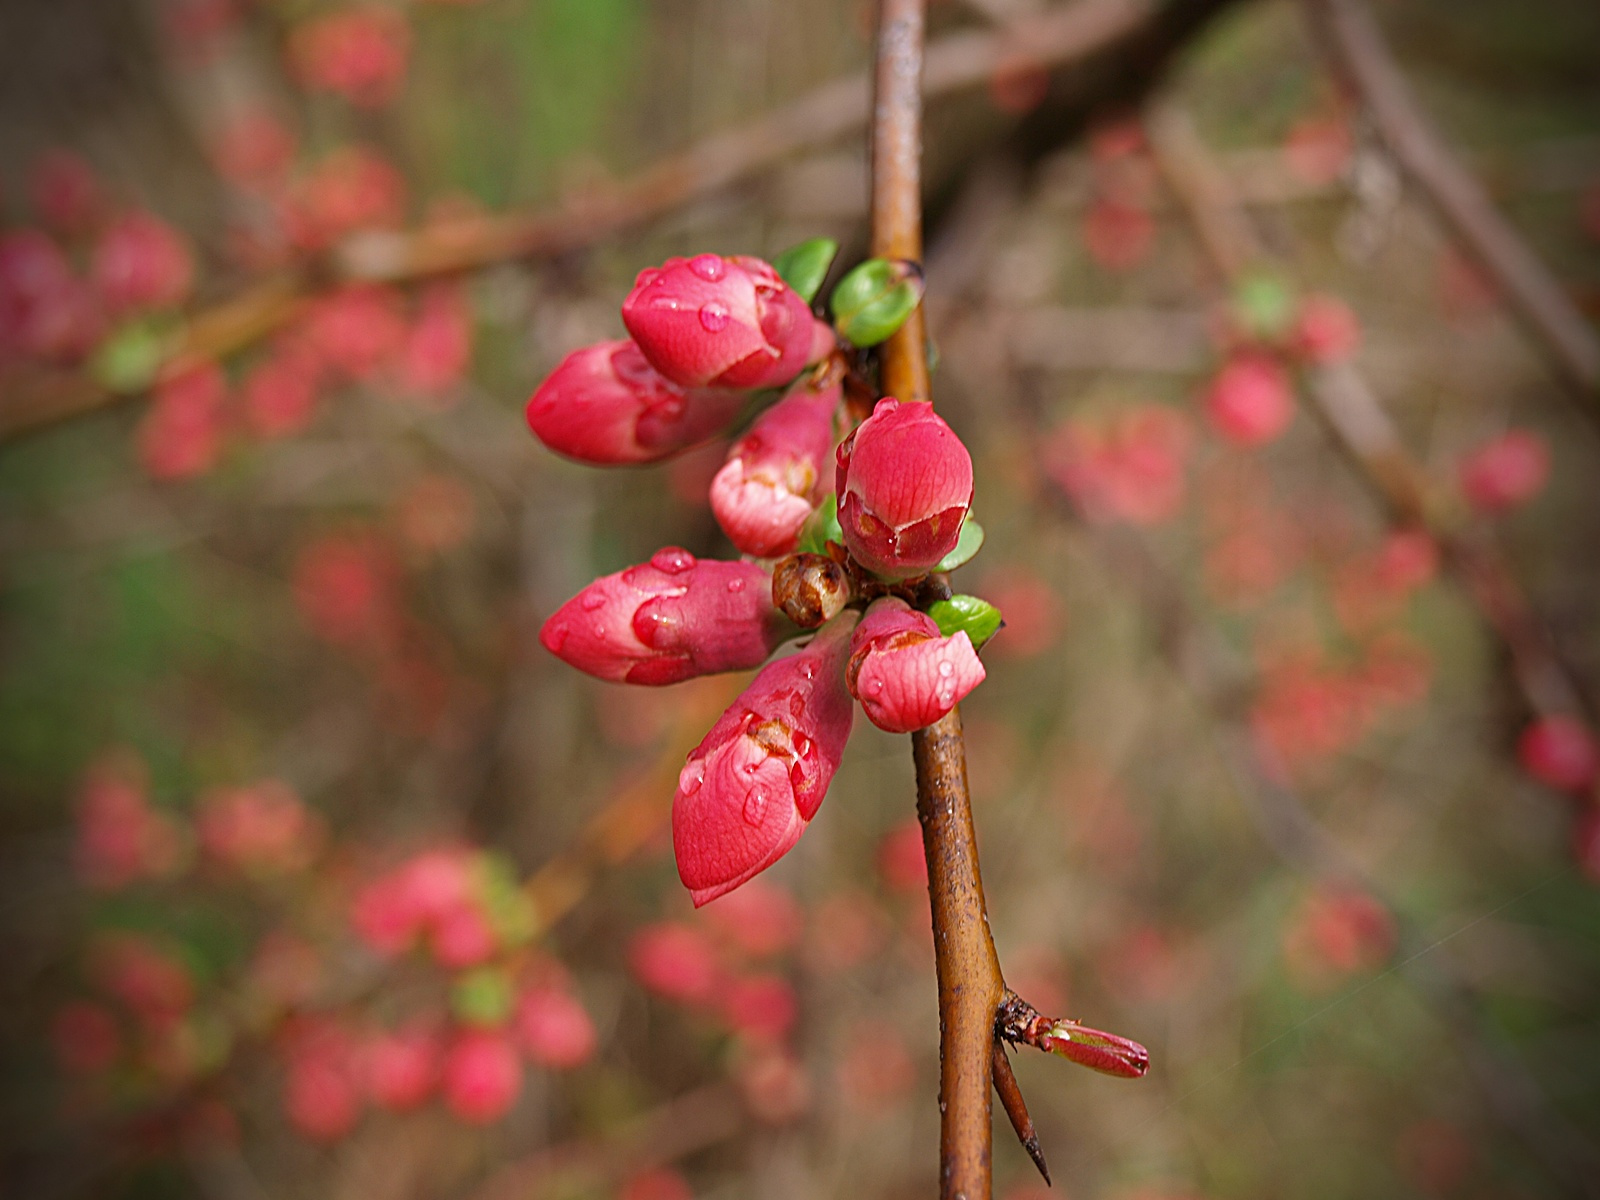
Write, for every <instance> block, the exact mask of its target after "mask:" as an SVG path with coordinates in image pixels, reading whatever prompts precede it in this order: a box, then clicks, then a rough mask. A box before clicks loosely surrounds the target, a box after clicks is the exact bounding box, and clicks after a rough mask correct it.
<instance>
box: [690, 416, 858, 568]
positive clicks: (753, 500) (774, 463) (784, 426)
mask: <svg viewBox="0 0 1600 1200" xmlns="http://www.w3.org/2000/svg"><path fill="white" fill-rule="evenodd" d="M838 409H839V388H838V387H837V386H834V387H831V388H826V389H824V390H823V391H820V392H814V391H811V390H810V389H809V388H804V387H801V388H796V389H795V390H794V391H792V392H790V393H789V395H787V396H785V397H784V398H783V399H782V400H780V401H778V403H777V404H775V405H773V406H772V407H771V408H769V409H768V410H767V411H766V412H764V413H762V414H761V416H760V418H759V419H758V420H757V421H756V423H755V424H754V425H753V426H751V428H750V432H749V433H747V434H745V435H744V436H743V437H742V438H740V439H739V440H738V441H737V442H735V443H734V444H733V448H732V449H731V450H729V451H728V461H727V463H726V464H725V465H724V466H723V468H722V469H721V470H720V471H718V472H717V476H716V478H715V479H713V480H712V481H711V511H712V513H713V514H714V515H715V516H716V518H717V523H718V524H719V525H721V526H722V528H723V531H724V532H725V533H726V534H727V535H728V539H729V540H730V541H731V542H733V544H734V545H735V546H737V547H738V548H739V549H740V551H742V552H743V553H745V554H752V555H754V556H755V557H757V558H776V557H777V556H778V555H780V554H788V553H789V552H790V551H792V550H793V549H794V548H795V545H796V543H797V542H798V541H799V538H800V529H801V527H802V526H803V525H804V524H805V523H806V519H807V518H808V517H810V516H811V513H812V510H813V509H814V508H815V507H816V506H817V503H818V502H819V501H820V500H821V499H822V492H823V468H824V466H825V465H826V463H827V461H828V455H829V453H830V452H831V451H832V449H833V429H834V417H835V414H836V413H837V412H838Z"/></svg>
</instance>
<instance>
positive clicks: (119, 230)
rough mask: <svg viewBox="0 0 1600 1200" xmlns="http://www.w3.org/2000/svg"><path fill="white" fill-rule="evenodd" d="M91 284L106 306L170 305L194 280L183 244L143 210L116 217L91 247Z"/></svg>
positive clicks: (190, 260)
mask: <svg viewBox="0 0 1600 1200" xmlns="http://www.w3.org/2000/svg"><path fill="white" fill-rule="evenodd" d="M92 271H93V275H94V282H95V287H96V289H97V290H98V291H99V293H100V298H101V300H103V301H104V302H105V305H106V307H107V308H108V309H112V310H125V309H138V308H170V307H171V306H173V305H175V304H178V303H180V302H181V301H182V300H183V299H184V298H185V297H187V296H188V294H189V289H190V287H191V286H192V285H193V284H194V259H193V258H192V257H191V255H190V253H189V245H188V243H187V242H186V241H184V239H183V237H182V236H181V235H180V234H178V233H177V232H176V231H175V230H174V229H173V228H172V226H170V225H168V224H167V223H166V222H165V221H162V220H160V219H159V218H157V217H153V216H151V215H150V214H149V213H146V212H132V213H128V214H127V215H126V216H124V217H122V218H120V219H119V220H117V221H116V223H115V224H113V225H112V226H111V227H110V228H109V229H107V230H106V232H105V233H104V235H102V237H101V238H100V242H99V244H98V245H97V246H95V250H94V262H93V266H92Z"/></svg>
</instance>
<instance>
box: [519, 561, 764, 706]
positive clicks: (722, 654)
mask: <svg viewBox="0 0 1600 1200" xmlns="http://www.w3.org/2000/svg"><path fill="white" fill-rule="evenodd" d="M782 636H783V629H782V621H781V619H780V618H779V617H778V613H777V610H776V609H774V608H773V607H772V581H771V580H770V579H769V578H768V577H767V573H766V572H765V571H763V570H762V569H761V568H760V567H758V566H756V565H755V564H754V563H746V562H716V561H713V560H710V559H696V558H695V557H694V555H692V554H690V553H689V552H688V551H687V550H680V549H678V548H677V547H675V546H668V547H667V548H666V549H664V550H658V551H656V553H655V554H654V555H653V556H652V557H651V559H650V561H649V562H647V563H641V564H640V565H638V566H636V567H629V568H628V569H627V570H626V571H619V572H617V574H615V575H607V576H605V577H604V578H602V579H596V580H595V581H594V582H593V583H591V584H590V585H589V586H588V587H586V588H584V589H583V591H581V592H579V593H578V594H577V595H576V596H574V597H573V598H572V599H571V600H568V601H567V602H566V603H565V604H563V605H562V606H561V607H560V608H558V609H557V610H556V611H555V613H554V615H552V616H551V618H550V619H549V620H548V621H546V622H545V623H544V628H543V629H542V630H540V631H539V640H540V641H541V642H542V643H544V648H545V649H546V650H548V651H550V653H551V654H554V655H556V656H557V657H558V658H560V659H561V660H562V661H563V662H566V663H568V664H570V665H571V666H574V667H577V668H578V670H580V671H586V672H588V673H589V674H590V675H593V676H594V677H595V678H597V679H608V680H610V681H612V682H613V683H642V684H648V685H652V686H654V685H660V684H667V683H678V682H680V681H681V680H684V679H691V678H693V677H694V676H696V675H711V674H715V673H717V672H719V671H745V670H749V669H750V668H751V667H755V666H759V665H760V664H761V663H762V661H763V660H765V659H766V657H767V655H769V654H771V653H772V651H773V649H774V648H775V647H776V646H777V644H778V642H779V640H780V639H781V638H782Z"/></svg>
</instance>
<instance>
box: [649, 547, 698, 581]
mask: <svg viewBox="0 0 1600 1200" xmlns="http://www.w3.org/2000/svg"><path fill="white" fill-rule="evenodd" d="M694 562H695V559H694V555H692V554H690V553H689V552H688V551H687V550H682V549H679V548H678V547H677V546H667V547H666V548H664V549H661V550H657V551H656V552H655V553H654V554H652V555H651V556H650V565H651V566H652V567H654V568H655V569H656V570H658V571H665V572H666V573H667V574H668V575H681V574H683V573H684V572H685V571H687V570H689V569H690V568H691V567H693V566H694Z"/></svg>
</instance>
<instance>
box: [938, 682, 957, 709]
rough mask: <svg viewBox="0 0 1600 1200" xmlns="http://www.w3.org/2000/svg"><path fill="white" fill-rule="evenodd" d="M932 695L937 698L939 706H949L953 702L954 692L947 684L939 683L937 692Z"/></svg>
mask: <svg viewBox="0 0 1600 1200" xmlns="http://www.w3.org/2000/svg"><path fill="white" fill-rule="evenodd" d="M934 694H935V695H936V696H938V698H939V703H940V704H941V705H949V704H952V703H954V702H955V698H956V690H955V688H953V687H951V686H950V685H949V684H948V683H941V684H940V685H939V690H938V691H937V692H936V693H934Z"/></svg>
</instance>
